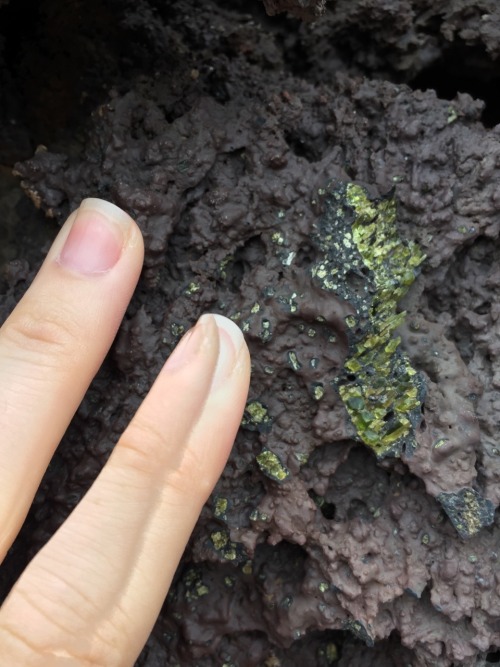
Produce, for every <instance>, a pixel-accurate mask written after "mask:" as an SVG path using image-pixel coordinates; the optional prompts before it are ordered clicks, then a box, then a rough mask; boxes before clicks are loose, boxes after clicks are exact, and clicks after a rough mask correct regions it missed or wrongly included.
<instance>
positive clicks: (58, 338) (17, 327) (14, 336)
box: [2, 309, 77, 365]
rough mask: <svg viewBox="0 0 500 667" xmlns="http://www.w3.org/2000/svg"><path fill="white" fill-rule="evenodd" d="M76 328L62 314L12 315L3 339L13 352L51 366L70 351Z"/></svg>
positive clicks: (6, 325) (48, 312)
mask: <svg viewBox="0 0 500 667" xmlns="http://www.w3.org/2000/svg"><path fill="white" fill-rule="evenodd" d="M76 331H77V327H76V326H75V324H74V321H73V318H72V317H71V316H70V315H69V314H68V313H64V312H55V311H47V312H40V311H38V310H35V309H33V310H31V311H29V312H28V311H26V312H23V313H20V314H16V315H14V316H13V317H12V318H11V319H10V320H9V321H8V322H7V323H6V324H5V326H4V327H3V329H2V337H3V339H4V340H5V341H7V342H8V343H9V344H10V345H11V346H13V347H14V348H15V349H17V350H19V351H21V352H22V353H23V354H26V355H29V356H30V357H36V360H37V361H38V362H39V363H42V362H43V363H44V365H45V364H48V365H52V363H53V362H54V361H55V360H57V361H58V363H60V360H61V355H63V356H65V355H67V354H68V353H69V352H70V351H71V350H72V348H73V345H74V343H75V339H76V335H77V333H76Z"/></svg>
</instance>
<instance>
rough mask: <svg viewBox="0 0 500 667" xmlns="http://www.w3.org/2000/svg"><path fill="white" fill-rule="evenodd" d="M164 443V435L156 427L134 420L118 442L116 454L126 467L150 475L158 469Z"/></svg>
mask: <svg viewBox="0 0 500 667" xmlns="http://www.w3.org/2000/svg"><path fill="white" fill-rule="evenodd" d="M165 442H166V437H165V434H164V433H163V432H162V431H161V430H159V429H158V427H157V425H155V424H153V423H149V422H146V421H142V420H139V419H135V420H134V421H133V422H132V423H131V424H130V425H129V427H128V428H127V429H126V431H125V432H124V433H123V435H122V437H121V438H120V440H119V441H118V445H117V452H118V453H119V454H120V456H121V458H122V461H123V460H124V461H125V462H126V465H127V467H131V468H133V470H134V471H136V472H137V471H142V472H144V473H145V474H147V475H150V474H151V473H152V472H153V471H154V470H157V469H158V461H159V460H161V459H162V458H163V456H161V455H160V454H161V452H162V450H163V449H164V446H165Z"/></svg>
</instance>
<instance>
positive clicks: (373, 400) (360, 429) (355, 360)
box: [312, 183, 425, 457]
mask: <svg viewBox="0 0 500 667" xmlns="http://www.w3.org/2000/svg"><path fill="white" fill-rule="evenodd" d="M317 230H318V231H317V234H316V242H317V243H318V245H319V247H320V250H321V251H322V252H323V256H322V257H320V259H319V261H318V263H317V264H316V265H315V266H313V268H312V275H313V278H314V279H315V280H316V281H317V282H319V284H320V286H321V287H322V288H323V289H325V290H327V291H330V292H335V293H336V294H337V295H338V296H340V297H341V298H342V299H343V300H345V301H347V302H348V303H349V304H350V305H351V306H352V308H353V312H352V314H350V315H348V316H347V317H346V320H345V321H346V333H347V336H348V338H349V343H350V355H349V356H348V358H347V360H346V362H345V366H344V372H343V373H342V375H341V376H340V378H338V380H337V381H336V383H335V384H336V387H337V389H338V391H339V394H340V397H341V398H342V400H343V402H344V404H345V406H346V408H347V411H348V413H349V416H350V418H351V421H352V423H353V425H354V427H355V429H356V434H357V436H358V438H359V439H360V440H361V441H362V442H364V443H365V444H366V445H368V446H369V447H370V448H371V449H373V451H374V452H375V453H376V454H377V456H380V457H382V456H385V455H387V454H399V453H400V452H401V449H402V447H403V446H405V447H406V448H407V449H410V450H411V448H413V447H414V446H415V442H414V428H415V426H416V424H417V423H418V421H419V419H420V417H421V413H420V407H421V404H422V400H423V393H424V385H423V379H422V377H421V376H420V375H419V374H418V373H417V372H416V371H415V370H414V369H413V368H412V366H411V364H410V361H409V359H408V356H407V355H406V354H404V353H403V352H402V351H401V350H400V349H399V343H400V338H399V337H395V336H394V332H395V330H396V329H397V327H398V326H399V325H400V324H401V323H402V322H403V320H404V317H405V313H404V312H397V305H398V302H399V300H400V299H401V298H402V297H403V296H404V294H405V293H406V292H407V290H408V288H409V287H410V285H411V284H412V283H413V281H414V280H415V277H416V275H417V273H418V270H419V267H420V265H421V264H422V262H423V261H424V259H425V255H424V254H423V253H422V251H421V250H420V248H419V247H418V246H417V245H416V244H415V243H414V242H412V241H405V240H403V239H401V238H400V237H399V235H398V231H397V228H396V204H395V201H394V199H393V198H392V197H386V198H383V199H379V200H372V199H370V198H369V197H368V194H367V192H366V190H365V189H364V188H362V187H360V186H359V185H355V184H353V183H348V184H345V183H340V184H333V185H331V186H330V188H329V190H328V193H327V197H326V199H325V213H324V215H323V216H322V218H321V219H320V221H319V223H318V225H317Z"/></svg>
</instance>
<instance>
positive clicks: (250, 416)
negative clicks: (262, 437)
mask: <svg viewBox="0 0 500 667" xmlns="http://www.w3.org/2000/svg"><path fill="white" fill-rule="evenodd" d="M272 424H273V420H272V418H271V416H270V415H269V412H268V410H267V408H266V406H265V405H264V404H263V403H261V402H260V401H248V403H247V404H246V406H245V411H244V413H243V419H242V420H241V426H242V427H243V428H246V429H247V430H248V431H259V432H261V433H267V432H268V431H270V430H271V426H272Z"/></svg>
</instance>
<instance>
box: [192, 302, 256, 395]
mask: <svg viewBox="0 0 500 667" xmlns="http://www.w3.org/2000/svg"><path fill="white" fill-rule="evenodd" d="M204 317H213V318H214V320H215V323H216V325H217V331H218V334H219V357H218V359H217V366H216V367H215V372H214V377H213V380H212V389H217V388H218V387H220V386H222V385H223V384H224V382H226V381H227V380H228V379H229V377H230V376H231V374H232V372H233V370H234V368H235V365H236V362H237V359H238V357H239V353H240V350H241V348H242V346H243V345H244V343H245V339H244V337H243V334H242V332H241V329H240V328H239V326H238V325H237V324H235V323H234V322H233V321H232V320H230V319H228V318H227V317H224V316H223V315H216V314H213V315H211V316H210V315H208V316H207V315H203V316H202V317H201V318H200V320H199V321H200V322H202V321H203V318H204Z"/></svg>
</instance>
